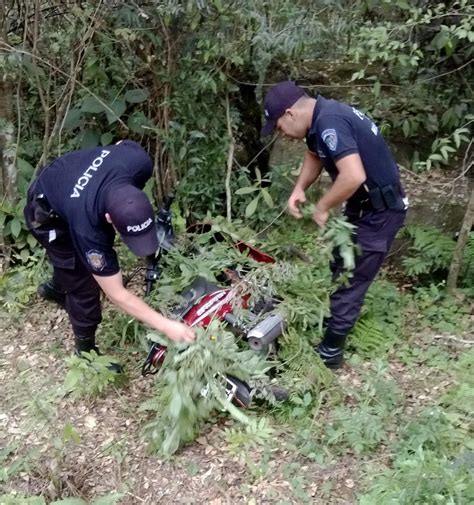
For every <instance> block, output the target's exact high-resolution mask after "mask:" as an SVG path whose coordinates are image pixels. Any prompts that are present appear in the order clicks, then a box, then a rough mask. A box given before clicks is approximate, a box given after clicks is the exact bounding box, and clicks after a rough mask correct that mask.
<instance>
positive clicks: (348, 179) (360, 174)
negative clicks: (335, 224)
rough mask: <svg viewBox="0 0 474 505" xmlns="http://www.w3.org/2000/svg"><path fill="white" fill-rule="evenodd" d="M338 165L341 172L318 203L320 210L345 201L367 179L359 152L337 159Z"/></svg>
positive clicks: (324, 210) (327, 209)
mask: <svg viewBox="0 0 474 505" xmlns="http://www.w3.org/2000/svg"><path fill="white" fill-rule="evenodd" d="M336 167H337V170H338V172H339V174H338V176H337V177H336V180H335V181H334V183H333V184H332V186H331V187H330V189H329V190H328V192H327V193H326V194H325V195H324V196H323V197H322V198H321V200H319V202H318V203H317V205H316V209H317V211H319V212H328V211H329V210H330V209H332V208H333V207H336V206H337V205H339V204H341V203H342V202H345V201H346V200H347V199H348V198H349V197H351V196H352V195H353V194H354V193H355V192H356V191H357V189H358V188H359V187H360V186H361V185H362V184H363V183H364V182H365V180H366V179H367V175H366V173H365V170H364V165H363V164H362V160H361V159H360V156H359V154H358V153H353V154H349V155H348V156H345V157H344V158H341V159H340V160H338V161H336Z"/></svg>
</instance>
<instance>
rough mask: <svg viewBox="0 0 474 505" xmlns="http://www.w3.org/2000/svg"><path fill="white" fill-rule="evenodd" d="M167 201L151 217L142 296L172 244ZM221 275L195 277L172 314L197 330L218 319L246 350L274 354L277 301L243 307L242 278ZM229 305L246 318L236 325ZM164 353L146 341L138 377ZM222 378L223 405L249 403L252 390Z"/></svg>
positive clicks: (280, 325) (279, 325) (245, 247)
mask: <svg viewBox="0 0 474 505" xmlns="http://www.w3.org/2000/svg"><path fill="white" fill-rule="evenodd" d="M173 199H174V195H172V194H170V195H168V197H167V198H166V200H165V202H164V205H163V207H162V208H161V209H160V210H159V212H158V214H157V217H156V227H157V233H158V243H159V247H158V250H157V252H156V253H155V255H154V256H152V257H149V258H147V266H146V274H145V282H146V288H145V294H146V295H149V294H150V293H151V291H152V289H153V286H154V284H155V283H156V282H157V281H158V279H159V277H160V274H161V266H160V262H161V260H162V258H163V256H164V255H165V254H166V252H168V251H170V250H171V249H172V248H173V247H174V244H175V235H174V230H173V224H172V213H171V210H170V207H171V204H172V202H173ZM208 229H209V226H208V225H195V226H194V227H192V228H191V229H188V231H189V232H191V233H197V232H203V231H208ZM214 240H222V236H220V235H219V234H215V235H214ZM233 245H234V247H236V248H237V249H238V250H239V251H241V252H245V253H246V254H248V256H249V257H251V258H252V259H253V260H255V261H257V262H259V263H274V262H275V260H274V258H272V257H271V256H269V255H268V254H266V253H264V252H263V251H260V250H259V249H257V248H255V247H253V246H251V245H250V244H247V243H245V242H242V241H238V242H235V243H234V244H233ZM222 277H223V279H225V280H224V281H223V285H218V284H215V283H213V282H209V281H208V280H207V279H205V278H203V277H197V278H196V279H195V280H194V281H193V282H192V284H191V285H190V286H189V287H188V288H186V289H185V290H184V291H183V292H181V293H180V295H181V297H182V299H183V300H184V302H183V303H182V304H181V305H180V306H178V307H176V308H175V309H174V310H173V314H174V316H175V317H176V318H178V319H180V320H182V321H183V322H185V323H186V324H188V325H189V326H191V327H193V326H202V327H204V328H206V327H207V326H208V325H209V324H210V323H211V321H213V320H215V319H218V320H220V321H223V322H225V323H226V324H227V325H229V327H230V328H231V329H232V331H234V332H235V333H237V334H239V335H240V336H241V337H242V339H243V340H244V341H245V342H247V344H248V345H249V347H250V348H251V349H253V350H255V351H258V352H269V351H271V350H274V349H275V346H276V345H277V339H278V337H279V336H280V335H281V334H282V332H283V331H284V330H285V329H286V326H287V324H286V321H285V320H284V318H283V317H282V316H281V315H280V314H278V312H271V311H273V309H274V308H275V306H276V305H277V304H278V300H276V299H275V298H269V297H266V298H262V299H261V300H258V301H257V302H256V303H254V304H253V305H249V295H248V294H245V293H244V292H243V291H242V289H241V281H242V279H241V278H240V275H239V273H238V272H237V270H235V269H232V268H230V269H226V270H225V272H224V275H223V276H222ZM235 307H241V308H243V309H246V314H248V318H249V320H248V321H245V322H242V321H241V319H240V318H238V317H237V316H236V314H235V313H234V312H235ZM267 313H268V314H267ZM257 320H258V322H257ZM165 355H166V347H165V346H164V345H161V344H159V343H156V342H153V343H151V346H150V350H149V352H148V356H147V357H146V360H145V362H144V364H143V366H142V375H144V376H146V375H150V374H156V373H157V372H158V371H159V369H160V366H161V365H162V363H163V361H164V359H165ZM222 380H223V381H224V383H225V387H226V394H227V399H228V400H229V401H232V402H233V403H234V404H236V405H237V406H240V407H244V408H246V407H248V406H249V405H250V403H251V400H252V397H253V393H254V392H253V391H252V389H251V388H250V387H249V385H248V384H246V383H245V382H243V381H241V380H239V379H238V378H237V377H234V376H231V375H226V376H223V377H222ZM272 392H273V394H274V396H275V398H276V399H277V400H284V399H286V398H287V396H288V393H287V392H286V391H285V390H283V389H282V388H272Z"/></svg>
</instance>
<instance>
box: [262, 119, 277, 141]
mask: <svg viewBox="0 0 474 505" xmlns="http://www.w3.org/2000/svg"><path fill="white" fill-rule="evenodd" d="M277 122H278V119H268V120H267V122H266V123H265V124H264V126H263V128H262V130H261V131H260V133H261V135H262V136H263V137H266V136H267V135H271V134H272V133H273V130H274V129H275V127H276V124H277Z"/></svg>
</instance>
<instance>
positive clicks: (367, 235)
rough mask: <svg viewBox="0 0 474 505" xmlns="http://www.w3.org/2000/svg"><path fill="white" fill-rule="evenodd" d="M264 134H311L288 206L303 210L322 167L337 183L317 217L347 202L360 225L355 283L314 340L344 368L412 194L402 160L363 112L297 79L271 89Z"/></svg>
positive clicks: (331, 362)
mask: <svg viewBox="0 0 474 505" xmlns="http://www.w3.org/2000/svg"><path fill="white" fill-rule="evenodd" d="M264 114H265V118H266V124H265V126H264V127H263V129H262V134H263V135H269V134H270V133H272V132H273V131H274V130H275V129H276V130H278V131H280V132H282V133H283V134H284V135H286V136H288V137H291V138H294V139H300V140H302V139H304V138H306V144H307V147H308V149H307V151H306V152H305V155H304V159H303V164H302V168H301V173H300V175H299V177H298V180H297V181H296V185H295V187H294V189H293V192H292V193H291V196H290V198H289V200H288V209H289V211H290V213H291V214H292V215H293V216H294V217H296V218H298V219H299V218H301V217H303V216H302V214H301V212H300V209H299V205H300V204H302V203H304V202H305V201H306V197H305V191H306V189H307V188H308V187H309V186H311V184H313V183H314V182H315V181H316V180H317V178H318V177H319V175H320V174H321V170H322V167H324V168H325V169H326V170H327V172H328V173H329V175H330V177H331V179H332V181H333V184H332V186H331V187H330V189H329V190H328V191H327V193H326V194H324V195H323V197H322V198H321V199H320V200H319V202H318V203H317V204H316V207H315V210H314V214H313V219H314V221H315V222H316V223H317V224H318V225H319V226H320V227H324V225H325V223H326V221H327V219H328V216H329V211H330V209H332V208H333V207H336V206H338V205H339V204H341V203H343V202H346V206H345V210H344V214H345V215H346V216H347V218H348V220H349V221H350V222H351V223H352V224H354V225H355V226H356V242H357V243H358V244H359V246H360V248H361V250H362V253H361V254H360V255H358V256H357V257H356V265H355V268H354V270H353V272H352V278H351V280H350V284H349V285H342V286H340V287H338V288H337V289H336V291H335V292H334V293H333V294H332V295H331V297H330V312H331V315H330V318H329V319H328V320H327V321H326V329H325V334H324V337H323V340H322V342H321V343H319V344H318V345H317V346H316V347H315V351H316V352H317V353H318V354H319V355H320V356H321V358H322V360H323V361H324V362H325V364H326V366H328V367H330V368H338V367H339V366H341V364H342V360H343V348H344V343H345V341H346V337H347V335H348V334H349V332H350V331H351V329H352V327H353V326H354V324H355V322H356V320H357V318H358V316H359V314H360V310H361V307H362V304H363V302H364V298H365V294H366V292H367V289H368V288H369V286H370V284H371V283H372V281H373V280H374V278H375V276H376V275H377V272H378V271H379V269H380V267H381V265H382V263H383V260H384V258H385V256H386V254H387V251H388V250H389V248H390V245H391V244H392V241H393V239H394V237H395V235H396V234H397V232H398V230H399V229H400V228H401V226H402V225H403V222H404V220H405V214H406V209H407V207H408V201H407V199H406V198H405V194H404V192H403V189H402V187H401V184H400V176H399V171H398V167H397V164H396V163H395V160H394V158H393V156H392V154H391V153H390V150H389V148H388V146H387V144H386V143H385V141H384V139H383V137H382V135H381V133H380V131H379V130H378V128H377V126H376V125H375V124H374V123H373V122H372V121H371V120H370V119H369V118H368V117H367V116H366V115H365V114H363V113H362V112H360V111H359V110H357V109H356V108H354V107H351V106H349V105H346V104H344V103H341V102H337V101H336V100H327V99H325V98H323V97H322V96H318V97H317V98H316V99H314V98H311V97H309V96H308V95H307V94H306V93H305V91H304V90H303V89H302V88H300V87H299V86H297V85H296V84H295V83H293V82H291V81H284V82H280V83H279V84H277V85H276V86H274V87H273V88H271V89H270V91H269V92H268V94H267V95H266V97H265V103H264ZM331 271H332V273H333V279H336V278H337V277H338V276H340V275H341V274H342V273H343V271H344V268H343V262H342V258H341V257H340V256H338V254H337V252H335V254H334V261H333V262H332V264H331Z"/></svg>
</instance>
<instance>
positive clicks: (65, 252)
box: [25, 140, 195, 371]
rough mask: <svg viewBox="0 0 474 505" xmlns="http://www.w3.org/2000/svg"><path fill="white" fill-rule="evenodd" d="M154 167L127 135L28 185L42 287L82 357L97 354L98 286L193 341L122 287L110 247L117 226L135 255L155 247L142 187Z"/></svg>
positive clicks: (154, 323) (28, 214) (74, 155)
mask: <svg viewBox="0 0 474 505" xmlns="http://www.w3.org/2000/svg"><path fill="white" fill-rule="evenodd" d="M152 169H153V166H152V162H151V159H150V157H149V156H148V154H147V153H146V152H145V150H144V149H143V148H142V147H141V146H140V145H139V144H137V143H136V142H132V141H130V140H124V141H121V142H119V143H117V144H116V145H110V146H106V147H96V148H93V149H87V150H80V151H74V152H70V153H67V154H65V155H64V156H61V157H60V158H58V159H56V160H55V161H53V162H52V163H51V164H50V165H48V166H47V167H45V168H44V170H43V171H42V172H41V174H40V175H39V177H37V178H36V179H35V180H34V181H33V183H32V184H31V186H30V188H29V190H28V197H27V204H26V207H25V218H26V223H27V226H28V228H29V229H30V230H31V233H32V234H33V236H34V237H35V238H36V239H37V240H38V241H39V242H40V243H41V244H42V245H43V247H44V248H45V249H46V251H47V253H48V256H49V258H50V260H51V263H52V264H53V267H54V268H53V278H52V279H51V280H50V281H48V282H47V283H45V284H43V285H41V286H40V287H39V289H38V292H39V293H40V294H41V295H43V296H44V297H45V298H48V299H54V300H56V301H58V302H60V303H63V304H64V305H65V308H66V311H67V313H68V315H69V320H70V322H71V325H72V329H73V332H74V338H75V348H76V352H77V353H78V354H80V353H81V352H82V351H86V352H88V351H91V350H95V351H97V347H96V344H95V333H96V330H97V326H98V325H99V323H100V322H101V320H102V316H101V305H100V288H101V289H102V290H103V292H104V293H105V294H106V296H107V298H109V300H110V301H111V302H112V303H113V304H115V305H117V306H118V307H119V308H120V309H122V310H123V311H124V312H126V313H127V314H130V315H131V316H133V317H135V318H136V319H138V320H140V321H142V322H143V323H145V324H147V325H148V326H150V327H151V328H153V329H155V330H158V331H161V332H162V333H164V334H165V335H166V336H167V337H168V338H170V339H171V340H176V341H187V342H190V341H193V340H194V338H195V335H194V332H193V330H192V329H191V328H189V327H188V326H186V325H184V324H182V323H180V322H178V321H173V320H171V319H168V318H166V317H164V316H163V315H161V314H159V313H158V312H156V311H155V310H153V309H152V308H151V307H150V306H149V305H147V304H146V303H145V302H144V301H143V300H142V299H141V298H139V297H137V296H135V295H134V294H133V293H131V292H130V291H128V290H127V289H126V288H125V287H124V286H123V282H122V274H121V271H120V266H119V263H118V259H117V254H116V252H115V250H114V248H113V244H114V238H115V230H116V231H117V232H118V233H119V234H120V236H121V237H122V240H123V241H124V242H125V244H126V245H127V246H128V247H129V249H130V250H131V251H132V252H133V253H134V254H136V255H137V256H148V255H152V254H154V253H155V251H156V250H157V248H158V238H157V233H156V228H155V225H154V221H155V220H154V213H153V208H152V205H151V203H150V201H149V200H148V197H147V196H146V195H145V193H144V192H143V191H142V189H143V188H144V186H145V183H146V181H147V180H148V179H149V178H150V177H151V175H152ZM114 369H115V370H116V371H120V366H118V365H117V366H115V367H114Z"/></svg>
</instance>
